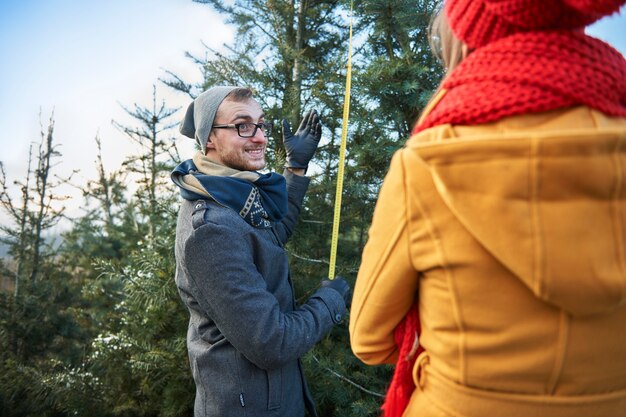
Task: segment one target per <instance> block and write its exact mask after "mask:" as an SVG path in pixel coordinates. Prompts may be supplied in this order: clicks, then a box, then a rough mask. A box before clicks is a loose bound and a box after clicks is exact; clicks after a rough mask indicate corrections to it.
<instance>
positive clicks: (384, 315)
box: [350, 150, 418, 365]
mask: <svg viewBox="0 0 626 417" xmlns="http://www.w3.org/2000/svg"><path fill="white" fill-rule="evenodd" d="M402 152H403V151H402V150H400V151H398V152H397V153H396V154H395V155H394V157H393V159H392V161H391V166H390V168H389V172H388V173H387V176H386V177H385V180H384V182H383V185H382V187H381V190H380V194H379V196H378V201H377V203H376V208H375V210H374V217H373V220H372V225H371V227H370V230H369V239H368V241H367V244H366V245H365V248H364V250H363V255H362V259H361V265H360V267H359V272H358V276H357V280H356V284H355V288H354V298H353V300H352V309H351V313H350V341H351V345H352V351H353V352H354V354H355V355H356V356H357V357H359V358H360V359H361V360H362V361H363V362H365V363H368V364H372V365H373V364H381V363H395V362H396V360H397V357H398V348H397V346H396V344H395V341H394V336H393V331H394V329H395V328H396V326H397V325H398V324H399V323H400V322H401V321H402V319H403V318H404V316H405V314H406V313H407V311H408V310H409V309H410V307H411V305H412V304H413V303H414V302H415V301H416V300H415V297H416V295H417V288H418V273H417V271H416V270H415V268H414V267H413V263H412V260H411V256H410V246H409V245H410V241H409V237H410V233H409V224H408V220H407V217H408V214H407V192H406V189H405V175H404V164H403V154H402Z"/></svg>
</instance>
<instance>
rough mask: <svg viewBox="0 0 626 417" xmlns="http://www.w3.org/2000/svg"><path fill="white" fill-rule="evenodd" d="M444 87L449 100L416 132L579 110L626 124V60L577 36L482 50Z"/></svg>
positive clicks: (529, 39)
mask: <svg viewBox="0 0 626 417" xmlns="http://www.w3.org/2000/svg"><path fill="white" fill-rule="evenodd" d="M442 88H443V89H445V90H446V93H445V95H444V96H443V97H442V99H441V101H440V102H439V103H437V105H436V106H435V107H434V109H433V110H432V111H431V112H430V113H429V114H428V115H427V116H426V117H425V118H424V120H422V121H421V123H419V124H418V125H417V126H416V127H415V128H414V130H413V133H417V132H419V131H422V130H424V129H427V128H429V127H432V126H437V125H441V124H447V123H450V124H452V125H477V124H481V123H488V122H493V121H496V120H499V119H501V118H503V117H506V116H513V115H519V114H527V113H537V112H543V111H548V110H555V109H559V108H564V107H571V106H576V105H585V106H588V107H591V108H593V109H596V110H599V111H601V112H602V113H605V114H607V115H609V116H622V117H626V60H624V57H623V56H622V55H621V54H620V53H619V52H618V51H616V50H615V49H613V48H612V47H611V46H609V45H608V44H606V43H604V42H602V41H600V40H598V39H594V38H592V37H589V36H587V35H585V34H584V33H578V32H572V31H565V30H562V31H545V32H531V33H520V34H516V35H512V36H509V37H506V38H503V39H501V40H499V41H496V42H494V43H492V44H489V45H487V46H484V47H482V48H479V49H477V50H475V51H473V52H472V53H470V55H469V56H468V57H467V58H466V59H465V60H464V61H463V62H462V63H461V64H460V65H459V66H458V67H457V68H456V69H455V70H454V71H452V73H451V74H450V76H449V77H448V78H447V79H446V80H445V81H444V82H443V85H442Z"/></svg>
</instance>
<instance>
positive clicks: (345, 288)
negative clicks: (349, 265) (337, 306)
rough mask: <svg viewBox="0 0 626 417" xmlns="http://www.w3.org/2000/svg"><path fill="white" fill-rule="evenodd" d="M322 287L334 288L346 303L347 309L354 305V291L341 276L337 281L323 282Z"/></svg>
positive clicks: (325, 280) (327, 280) (337, 277)
mask: <svg viewBox="0 0 626 417" xmlns="http://www.w3.org/2000/svg"><path fill="white" fill-rule="evenodd" d="M321 286H322V287H328V288H332V289H333V290H335V291H337V292H338V293H339V294H341V296H342V297H343V301H344V302H345V303H346V307H348V308H349V307H350V304H351V303H352V290H351V289H350V285H349V284H348V282H347V281H346V280H345V279H343V278H342V277H340V276H336V277H335V279H332V280H331V279H324V280H322V284H321Z"/></svg>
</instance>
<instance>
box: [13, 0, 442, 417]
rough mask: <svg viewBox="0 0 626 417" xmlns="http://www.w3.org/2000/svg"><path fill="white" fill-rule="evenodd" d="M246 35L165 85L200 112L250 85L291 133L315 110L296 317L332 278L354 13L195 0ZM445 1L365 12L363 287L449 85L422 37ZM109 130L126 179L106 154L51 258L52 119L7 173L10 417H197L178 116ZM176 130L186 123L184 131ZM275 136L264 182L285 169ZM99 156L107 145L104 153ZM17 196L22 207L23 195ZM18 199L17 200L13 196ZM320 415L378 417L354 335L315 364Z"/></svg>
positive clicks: (350, 264) (354, 158) (361, 8)
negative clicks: (400, 169)
mask: <svg viewBox="0 0 626 417" xmlns="http://www.w3.org/2000/svg"><path fill="white" fill-rule="evenodd" d="M199 2H200V3H206V4H207V7H212V8H214V9H215V10H216V11H218V12H220V13H221V14H222V15H223V16H224V17H225V18H226V19H227V21H228V22H229V23H231V24H232V25H234V26H235V27H236V29H237V37H236V39H235V42H233V44H232V45H227V46H226V49H225V50H226V52H224V53H219V52H217V51H214V50H210V49H208V50H207V56H208V57H209V58H208V59H200V58H197V57H194V56H191V55H189V57H190V58H191V59H192V60H193V61H194V62H196V63H197V64H198V66H199V68H200V69H201V71H202V74H203V75H204V77H203V80H202V82H201V83H199V84H193V83H188V82H186V81H185V80H183V79H182V78H181V77H179V76H177V75H176V74H173V73H168V74H169V77H168V79H165V80H162V81H163V83H164V84H165V85H167V86H169V87H171V88H173V89H175V90H177V91H180V92H182V93H184V94H186V95H188V96H189V97H194V96H196V95H197V94H198V93H199V92H201V91H203V90H205V89H206V88H209V87H211V86H214V85H220V84H222V85H223V84H237V85H245V86H250V87H252V88H253V89H254V90H255V91H256V94H255V96H256V98H257V99H258V100H259V102H260V103H261V105H262V106H263V108H264V110H265V112H266V115H267V119H269V120H273V121H274V122H275V124H276V125H278V126H280V120H281V118H282V117H284V118H286V119H287V120H289V121H290V122H291V124H292V126H293V127H294V128H295V127H296V126H297V124H298V123H299V121H300V117H301V115H302V113H303V112H304V111H306V110H308V109H310V108H316V109H317V110H318V112H319V113H320V115H321V119H322V121H323V123H324V126H325V127H324V131H323V139H322V143H321V146H320V148H319V150H318V152H317V154H316V157H315V159H314V160H313V162H312V164H311V166H310V168H309V172H308V174H309V175H310V176H312V177H313V181H312V183H311V186H310V188H309V191H308V193H307V197H306V201H305V204H304V208H303V211H302V215H301V220H300V222H299V224H298V227H297V228H296V230H295V233H294V236H293V237H292V239H291V241H290V243H289V244H288V246H287V250H288V253H289V256H290V263H291V270H292V272H291V274H292V277H293V278H294V284H295V286H296V293H297V294H296V295H297V298H298V299H299V300H300V301H303V300H304V299H306V298H307V297H308V296H309V295H310V294H311V293H312V292H313V291H315V289H316V288H317V286H318V285H319V282H320V280H321V279H322V278H324V277H325V276H326V275H327V273H328V272H327V271H328V262H329V261H328V257H329V254H328V253H329V248H330V239H331V236H330V234H331V229H332V221H333V205H334V199H335V184H336V174H337V169H338V153H339V140H340V131H341V122H342V120H341V118H342V108H343V94H344V88H345V66H346V60H347V35H348V19H347V18H348V12H349V4H348V3H347V2H345V1H337V0H315V1H308V2H304V1H283V0H267V1H262V2H258V1H249V0H235V1H220V0H200V1H199ZM438 3H439V2H438V1H419V2H411V1H409V0H368V1H366V2H360V3H359V2H356V3H355V9H354V38H355V46H354V51H355V54H354V58H353V59H354V61H353V63H354V66H353V74H354V79H353V82H352V103H351V113H350V128H349V135H348V136H349V138H348V149H347V155H346V166H345V169H346V170H345V175H346V177H345V181H344V193H343V206H342V214H341V227H340V236H339V251H338V259H337V273H338V274H339V275H343V276H344V277H346V278H347V279H348V281H349V282H351V283H352V284H353V283H354V279H355V277H356V271H357V269H358V265H359V262H360V254H361V252H362V249H363V246H364V245H365V242H366V240H367V230H368V227H369V224H370V221H371V215H372V211H373V208H374V205H375V201H376V198H377V194H378V189H379V187H380V184H381V182H382V180H383V178H384V174H385V172H386V171H387V167H388V164H389V161H390V158H391V155H392V154H393V152H394V151H395V150H397V149H398V148H399V147H401V146H402V144H403V143H404V141H405V140H406V138H407V137H408V135H409V134H410V129H411V126H412V124H413V123H414V122H415V120H416V118H417V116H418V114H419V112H420V111H421V109H422V108H423V106H424V105H425V104H426V101H427V100H428V98H429V96H430V94H431V93H432V91H433V90H434V88H435V87H436V85H437V84H438V81H439V77H440V76H441V68H440V66H439V65H438V64H437V62H435V61H434V59H433V58H432V57H431V55H430V53H429V47H428V40H427V36H426V33H427V26H428V24H429V21H430V18H431V15H432V13H433V11H434V10H435V8H436V7H438ZM123 108H124V109H125V110H126V113H127V115H128V116H129V117H130V120H131V123H130V124H122V123H119V122H114V124H115V125H116V126H117V127H118V128H119V129H120V130H121V131H122V132H124V133H125V134H126V135H127V136H128V138H129V141H131V142H132V143H135V144H136V145H137V146H138V148H137V149H138V151H137V153H136V154H135V155H132V156H131V157H129V158H128V159H127V160H126V161H125V162H124V164H123V165H122V166H121V167H119V169H117V170H113V171H107V170H106V169H105V167H104V162H103V160H102V156H101V153H100V152H99V154H98V157H97V159H96V168H97V178H95V179H94V180H91V181H89V182H88V183H87V184H86V185H85V186H83V187H82V191H83V196H84V200H85V202H84V205H83V206H84V212H83V214H82V215H81V216H79V217H78V218H75V219H71V227H70V228H69V230H67V231H66V232H65V233H64V234H63V235H62V237H61V239H60V241H59V242H57V243H56V244H55V245H52V244H51V242H50V241H49V240H47V236H48V235H47V233H48V232H49V231H50V230H51V228H52V227H53V226H54V225H56V224H57V223H58V221H59V220H60V219H61V218H63V215H64V213H63V207H62V199H63V197H62V196H60V195H58V193H57V189H58V186H59V185H60V183H63V182H65V181H66V180H61V181H60V182H59V180H57V179H56V178H57V177H56V176H55V175H54V172H53V171H54V167H55V163H54V160H55V159H59V158H61V157H62V156H61V154H60V153H59V152H58V150H57V149H56V146H55V143H54V120H53V118H51V119H50V122H49V126H48V129H43V128H42V141H41V144H40V145H39V147H34V148H32V149H31V161H30V162H31V164H30V165H29V168H28V172H27V175H26V176H25V177H24V178H23V179H22V180H20V181H18V182H16V183H15V184H13V185H11V184H9V183H8V182H7V180H6V175H5V172H4V169H3V167H2V165H1V164H0V204H1V208H2V210H3V211H4V212H5V213H6V214H7V215H8V216H9V218H10V221H11V224H8V225H3V226H0V239H2V242H3V243H4V244H6V245H8V248H9V256H8V258H7V259H3V260H0V278H1V280H0V284H2V285H1V286H0V417H18V416H19V417H23V416H33V415H38V416H70V415H78V416H93V417H113V416H115V417H117V416H146V417H147V416H150V417H152V416H172V417H173V416H188V415H191V414H192V408H193V398H194V395H195V387H194V384H193V381H192V378H191V372H190V370H189V364H188V359H187V353H186V347H185V336H186V329H187V324H188V315H187V314H188V313H187V311H186V310H185V309H184V307H183V305H182V302H181V301H180V299H179V296H178V294H177V290H176V286H175V284H174V280H173V277H174V273H175V264H174V255H173V247H174V237H175V223H176V215H177V213H176V212H177V208H178V195H177V194H176V192H175V190H174V187H173V186H172V185H171V184H170V183H169V180H168V177H169V175H168V174H169V172H170V170H171V169H172V168H173V166H175V165H176V164H177V163H178V162H180V156H179V154H178V151H177V149H176V147H175V146H174V142H173V141H172V140H171V139H172V138H171V135H172V130H171V127H173V126H174V125H176V124H177V122H178V120H179V119H180V115H177V113H176V111H177V110H178V109H173V108H169V107H168V106H166V104H165V102H163V101H162V100H161V101H159V100H158V99H157V90H156V87H154V93H153V96H152V102H151V105H150V106H148V107H144V106H140V105H137V104H135V105H134V106H133V107H125V106H123ZM175 115H176V117H174V116H175ZM280 130H281V129H280V128H277V129H274V133H273V137H272V138H271V140H270V144H269V146H270V149H269V154H268V162H269V166H268V169H271V170H275V171H279V172H280V171H282V165H283V162H284V148H283V144H282V136H281V132H280ZM95 145H96V146H97V148H98V149H99V150H101V147H102V140H101V138H100V137H99V136H96V138H95ZM12 193H13V194H12ZM14 194H16V195H17V197H15V196H14ZM303 364H304V367H305V373H306V374H307V376H308V379H309V382H310V385H311V389H312V391H313V396H314V398H315V399H316V401H317V403H318V410H319V412H320V415H323V416H341V417H348V416H376V415H378V414H379V408H380V405H381V403H382V400H383V396H384V393H385V390H386V387H387V384H388V383H389V380H390V377H391V370H392V368H391V367H387V366H381V367H366V366H364V365H363V364H362V363H361V362H360V361H359V360H358V359H356V358H355V357H354V356H353V355H352V352H351V350H350V345H349V335H348V326H347V322H346V323H343V324H342V325H340V326H337V327H336V328H335V329H333V331H332V332H331V333H330V334H329V335H328V336H327V337H325V338H324V339H323V340H322V341H321V342H320V343H319V344H318V345H317V346H316V347H315V348H314V349H313V350H312V351H311V352H310V353H309V354H307V355H306V356H305V357H304V358H303Z"/></svg>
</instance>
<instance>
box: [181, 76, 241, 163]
mask: <svg viewBox="0 0 626 417" xmlns="http://www.w3.org/2000/svg"><path fill="white" fill-rule="evenodd" d="M236 88H238V87H233V86H225V87H213V88H209V89H208V90H206V91H205V92H203V93H202V94H200V95H199V96H198V97H196V99H195V100H194V101H192V102H191V104H190V105H189V107H187V112H186V113H185V118H184V119H183V121H182V122H180V128H179V130H180V133H182V134H183V135H185V136H187V137H189V138H192V139H195V140H196V142H198V144H200V146H201V147H202V152H204V151H205V150H206V144H207V142H208V140H209V134H210V133H211V128H212V127H213V121H214V120H215V113H217V109H218V107H219V106H220V104H222V101H224V99H225V98H226V96H227V95H228V94H229V93H230V92H231V91H233V90H235V89H236Z"/></svg>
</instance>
